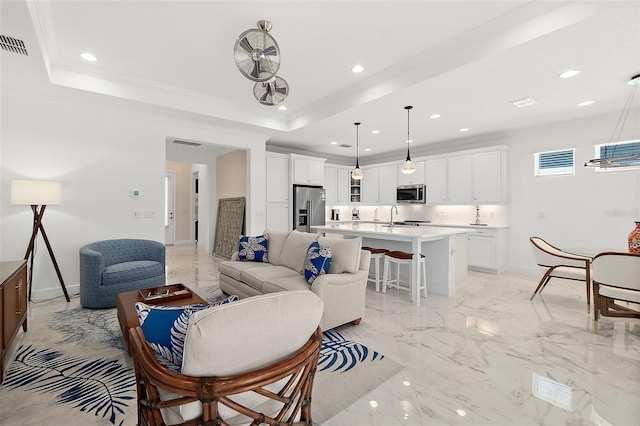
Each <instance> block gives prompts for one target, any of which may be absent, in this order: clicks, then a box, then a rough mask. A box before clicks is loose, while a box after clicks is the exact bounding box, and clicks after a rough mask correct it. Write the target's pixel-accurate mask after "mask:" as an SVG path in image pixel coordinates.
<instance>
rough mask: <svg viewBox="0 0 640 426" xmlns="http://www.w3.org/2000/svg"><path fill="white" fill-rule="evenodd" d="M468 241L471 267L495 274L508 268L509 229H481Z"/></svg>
mask: <svg viewBox="0 0 640 426" xmlns="http://www.w3.org/2000/svg"><path fill="white" fill-rule="evenodd" d="M468 241H469V246H468V266H469V269H471V270H474V271H480V272H491V273H494V274H497V273H499V272H503V271H505V270H506V269H507V229H479V230H476V231H475V232H473V233H472V234H469V235H468Z"/></svg>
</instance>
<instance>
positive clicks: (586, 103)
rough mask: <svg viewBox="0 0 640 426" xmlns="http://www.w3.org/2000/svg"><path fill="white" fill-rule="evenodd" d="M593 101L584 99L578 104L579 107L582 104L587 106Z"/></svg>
mask: <svg viewBox="0 0 640 426" xmlns="http://www.w3.org/2000/svg"><path fill="white" fill-rule="evenodd" d="M592 103H593V101H584V102H580V103H579V104H578V106H579V107H583V106H589V105H591V104H592Z"/></svg>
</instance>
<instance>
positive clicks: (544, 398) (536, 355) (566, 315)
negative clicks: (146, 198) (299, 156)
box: [30, 246, 640, 426]
mask: <svg viewBox="0 0 640 426" xmlns="http://www.w3.org/2000/svg"><path fill="white" fill-rule="evenodd" d="M218 264H219V259H216V258H215V257H213V256H212V255H211V254H210V253H208V252H206V251H205V250H202V249H197V248H195V247H192V246H174V247H168V248H167V282H169V283H175V282H182V283H184V284H187V285H188V286H190V287H191V288H193V289H196V290H198V289H199V288H200V289H204V288H206V287H210V286H212V285H214V284H217V283H218ZM536 284H537V277H530V276H524V275H518V274H514V273H503V274H499V275H491V274H483V273H478V272H470V273H469V277H468V278H467V279H465V280H463V281H460V282H458V283H457V291H456V294H455V295H454V296H452V297H448V298H447V297H443V296H438V295H435V294H430V295H429V297H428V298H427V299H422V303H421V305H420V306H415V305H413V304H411V303H410V301H409V294H408V293H407V292H404V291H400V290H393V289H390V290H388V291H387V293H386V294H381V293H376V292H375V289H374V285H373V284H369V287H368V288H367V296H366V314H365V317H364V318H363V320H362V322H361V324H360V325H358V326H353V325H345V326H342V327H340V331H341V333H343V334H344V335H345V336H346V337H347V338H351V339H354V340H357V341H359V342H360V343H363V344H365V345H367V346H369V347H370V348H372V349H374V350H376V351H379V352H381V353H383V354H384V355H385V356H387V357H390V358H392V359H394V360H395V361H397V362H399V363H400V364H402V365H403V366H404V367H405V368H404V369H403V370H402V371H401V372H400V373H399V374H398V375H397V376H395V377H393V378H391V379H390V380H388V381H387V382H385V383H383V384H382V385H380V386H379V387H377V388H376V389H374V390H373V391H372V392H370V393H369V394H368V395H366V396H364V397H363V398H362V399H361V400H359V401H357V402H356V403H355V404H353V405H352V406H351V407H349V408H348V409H347V410H345V411H343V412H342V413H340V414H338V415H337V416H336V417H334V418H333V419H331V420H330V421H329V422H328V423H327V424H328V425H330V426H341V425H345V426H346V425H349V426H353V425H385V426H386V425H465V424H466V425H478V424H486V425H589V424H595V425H622V426H626V425H629V426H632V425H640V320H638V319H622V318H616V319H612V318H601V320H600V321H599V324H598V326H597V327H595V326H594V322H593V319H592V315H593V313H591V314H589V313H588V312H587V304H586V296H585V291H584V286H583V285H581V284H579V283H575V282H571V281H563V280H555V281H552V282H550V283H549V285H548V286H547V288H546V289H545V290H544V292H543V293H542V294H541V295H539V296H536V297H535V299H534V300H533V301H529V297H530V295H531V293H532V292H533V289H534V288H535V286H536ZM74 302H76V301H74ZM39 309H57V308H56V302H55V301H52V302H47V303H41V304H38V305H37V306H36V307H34V309H32V311H35V312H31V313H30V314H36V313H37V311H38V310H39Z"/></svg>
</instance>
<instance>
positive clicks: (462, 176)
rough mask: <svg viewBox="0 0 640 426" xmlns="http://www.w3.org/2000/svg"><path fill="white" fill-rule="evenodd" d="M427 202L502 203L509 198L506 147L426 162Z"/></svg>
mask: <svg viewBox="0 0 640 426" xmlns="http://www.w3.org/2000/svg"><path fill="white" fill-rule="evenodd" d="M425 178H426V184H427V204H498V203H503V202H506V201H507V195H506V151H505V150H504V149H498V150H490V151H480V152H473V153H469V154H465V155H451V156H444V157H438V158H433V159H428V160H427V161H426V162H425Z"/></svg>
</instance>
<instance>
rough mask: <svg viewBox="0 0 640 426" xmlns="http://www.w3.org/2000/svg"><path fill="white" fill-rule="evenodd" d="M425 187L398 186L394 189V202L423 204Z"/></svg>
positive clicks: (422, 185)
mask: <svg viewBox="0 0 640 426" xmlns="http://www.w3.org/2000/svg"><path fill="white" fill-rule="evenodd" d="M426 194H427V187H426V185H424V184H421V185H400V186H398V188H397V189H396V202H397V203H398V204H414V203H415V204H424V203H426V202H427V199H426Z"/></svg>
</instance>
